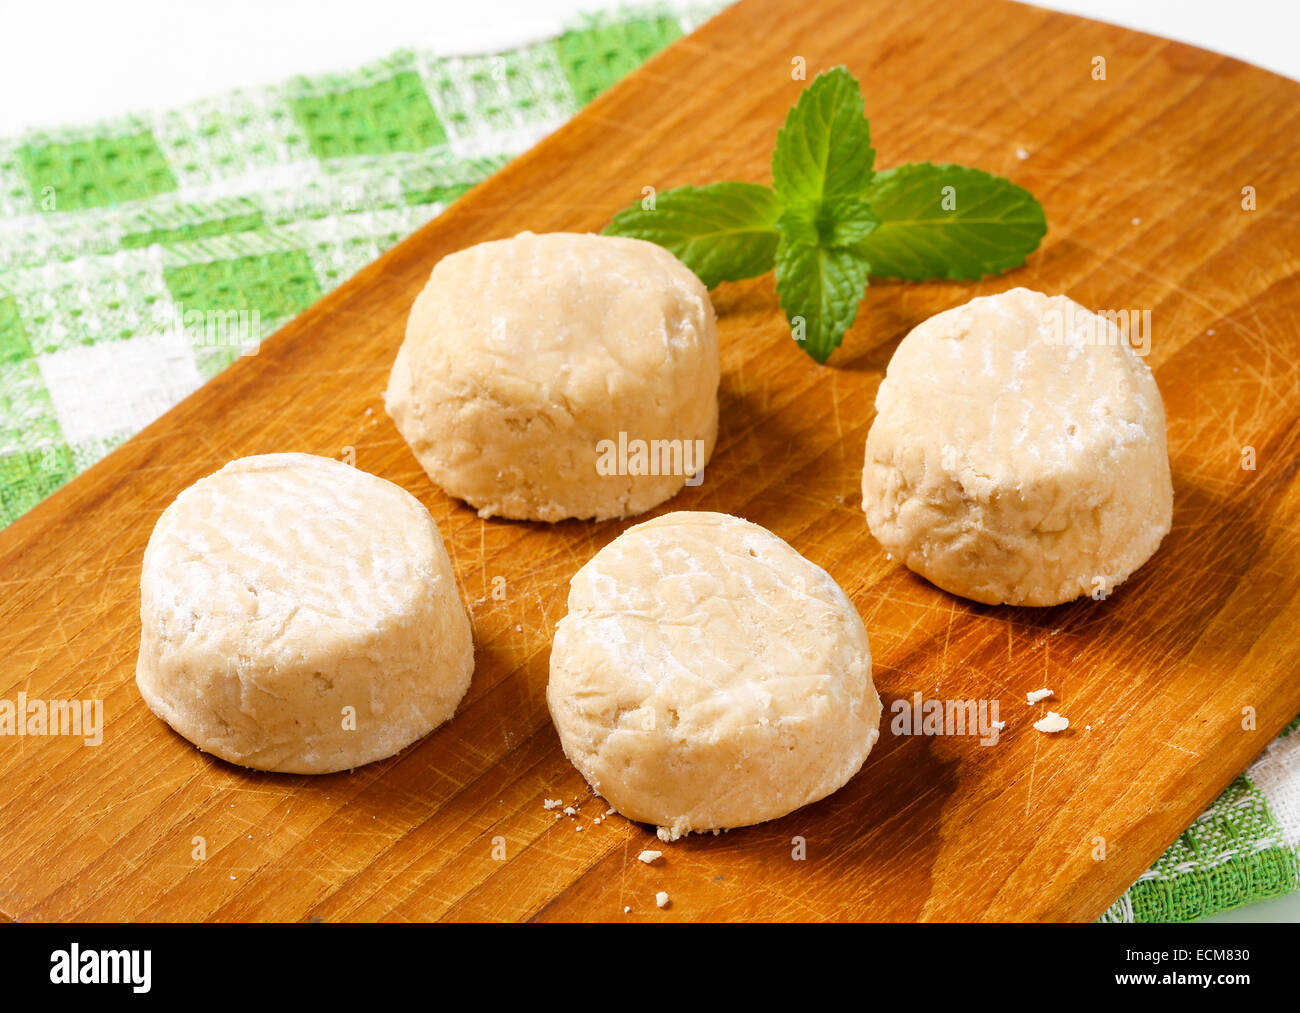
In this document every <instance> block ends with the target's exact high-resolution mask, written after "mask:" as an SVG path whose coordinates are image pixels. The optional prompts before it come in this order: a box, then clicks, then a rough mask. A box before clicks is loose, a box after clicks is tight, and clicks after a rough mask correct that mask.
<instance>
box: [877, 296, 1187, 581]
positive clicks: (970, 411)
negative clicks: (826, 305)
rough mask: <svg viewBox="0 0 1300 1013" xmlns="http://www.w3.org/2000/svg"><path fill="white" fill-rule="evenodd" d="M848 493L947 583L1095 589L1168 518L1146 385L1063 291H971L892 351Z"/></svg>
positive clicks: (926, 573) (907, 553) (1156, 398)
mask: <svg viewBox="0 0 1300 1013" xmlns="http://www.w3.org/2000/svg"><path fill="white" fill-rule="evenodd" d="M1133 337H1136V335H1134V336H1133ZM1148 338H1149V335H1148ZM862 506H863V509H864V510H865V511H866V515H867V523H868V525H869V527H870V529H871V533H872V534H873V535H875V537H876V538H877V539H878V540H879V542H880V543H881V544H882V545H883V546H884V547H885V548H886V549H888V550H889V551H890V552H891V553H893V554H894V555H895V556H897V557H899V558H900V559H901V560H902V561H903V563H904V564H905V565H906V566H907V567H908V568H909V569H911V570H913V571H915V572H916V573H919V574H920V575H921V576H923V577H925V578H926V579H928V580H930V581H931V582H932V583H934V584H937V585H938V586H939V587H941V588H943V589H944V590H946V591H950V592H952V593H953V594H958V595H961V596H963V597H966V598H972V599H974V600H975V601H979V602H985V603H988V604H1002V603H1006V604H1011V605H1056V604H1059V603H1061V602H1065V601H1070V600H1072V599H1074V598H1078V597H1080V596H1082V595H1085V594H1089V595H1093V596H1094V597H1102V596H1104V595H1106V594H1109V593H1110V590H1111V589H1113V588H1114V587H1115V586H1116V585H1117V584H1119V583H1120V582H1121V581H1123V580H1125V579H1126V578H1127V577H1128V576H1129V575H1130V574H1132V573H1133V571H1134V570H1136V569H1137V568H1138V567H1139V566H1141V565H1142V564H1143V563H1144V562H1145V561H1146V560H1147V559H1148V558H1150V556H1151V555H1152V554H1153V553H1154V552H1155V551H1156V548H1157V547H1158V546H1159V544H1160V541H1161V539H1162V538H1163V537H1164V536H1165V535H1166V534H1167V533H1168V531H1169V527H1170V521H1171V516H1172V511H1173V487H1172V485H1171V482H1170V476H1169V455H1168V451H1167V449H1166V445H1165V413H1164V404H1163V402H1162V401H1161V398H1160V390H1159V389H1158V388H1157V386H1156V382H1155V378H1154V377H1153V376H1152V374H1151V370H1150V369H1149V368H1148V366H1147V364H1146V362H1145V361H1144V360H1143V359H1142V358H1141V357H1140V356H1139V355H1138V354H1137V353H1136V351H1135V350H1134V348H1133V345H1132V343H1131V340H1125V338H1124V335H1123V334H1122V333H1121V332H1120V330H1119V329H1118V328H1117V327H1116V325H1115V323H1114V322H1113V321H1112V320H1110V319H1108V318H1106V317H1104V316H1101V315H1099V314H1096V313H1093V312H1091V311H1090V310H1087V309H1085V308H1084V307H1083V306H1080V305H1079V304H1078V303H1075V302H1073V301H1072V300H1070V299H1068V298H1066V297H1065V296H1054V297H1048V296H1046V295H1043V294H1041V293H1039V292H1033V291H1030V290H1028V289H1024V288H1017V289H1012V290H1011V291H1009V292H1005V293H1003V294H1001V295H995V296H987V297H982V298H978V299H973V300H971V301H970V302H968V303H966V304H965V305H963V306H958V307H956V308H955V309H951V310H948V311H946V312H943V313H940V314H938V315H936V316H934V317H931V318H930V319H929V320H926V321H925V322H924V323H922V324H920V325H919V326H917V327H916V328H914V329H913V330H912V331H911V332H910V333H909V334H908V335H907V337H905V338H904V339H903V341H902V343H901V344H900V345H899V346H898V350H897V351H896V352H895V353H894V357H893V359H892V360H891V361H890V363H889V368H888V370H887V373H886V376H885V379H884V380H883V381H882V382H881V385H880V390H879V391H878V393H877V395H876V418H875V421H874V422H873V423H872V426H871V431H870V433H869V434H868V436H867V446H866V461H865V464H864V467H863V473H862ZM1099 592H1100V593H1099Z"/></svg>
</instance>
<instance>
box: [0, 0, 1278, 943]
mask: <svg viewBox="0 0 1300 1013" xmlns="http://www.w3.org/2000/svg"><path fill="white" fill-rule="evenodd" d="M721 6H723V4H722V3H720V2H718V0H712V2H708V0H705V2H703V3H701V4H700V5H699V6H695V7H686V8H684V7H682V6H680V5H677V6H673V7H667V6H657V7H639V8H623V9H620V10H618V11H617V12H614V13H607V14H604V15H599V16H589V17H586V18H584V19H582V20H581V21H580V22H578V23H575V24H572V25H571V26H569V27H568V29H567V30H557V32H556V33H555V35H554V36H552V37H550V38H546V39H541V40H538V41H536V42H533V43H531V44H528V45H523V46H518V47H515V48H512V49H509V50H506V51H502V52H497V53H490V54H476V55H465V56H452V57H447V56H435V55H433V54H432V53H430V52H427V51H401V52H397V53H394V54H393V55H392V56H390V57H388V58H387V59H385V60H381V61H379V62H377V63H375V64H372V65H369V66H366V67H363V68H361V69H360V70H358V71H355V72H353V73H347V74H335V75H329V76H325V77H317V78H312V79H307V78H296V79H294V80H291V81H289V82H287V83H285V84H283V85H281V86H278V87H273V88H265V89H261V90H257V91H239V92H234V93H231V94H227V95H224V96H221V97H219V98H216V99H213V100H210V101H205V102H199V103H196V104H193V105H189V106H185V107H183V108H180V109H174V110H171V111H168V112H162V113H158V114H151V115H147V116H139V117H124V118H122V119H119V120H115V121H112V122H106V123H96V124H92V125H90V126H88V127H83V128H77V129H60V130H48V131H40V132H36V133H30V134H28V135H27V136H24V137H20V138H15V139H10V140H3V139H0V526H3V525H6V524H8V523H10V522H11V521H12V520H13V519H14V518H16V517H18V516H19V515H20V514H22V513H24V512H25V511H27V510H28V509H30V508H31V507H32V506H33V505H34V504H36V503H37V502H39V501H40V500H41V499H43V498H44V497H45V496H48V495H49V494H50V493H51V492H53V491H54V490H55V489H57V488H58V487H59V486H60V485H62V484H63V483H64V482H66V481H67V480H68V479H70V478H71V477H72V476H74V475H76V474H77V473H78V472H80V471H82V470H83V469H85V468H86V467H88V466H89V465H90V464H92V463H94V462H95V461H96V460H98V459H99V458H101V457H102V456H104V454H106V453H107V452H108V451H109V450H110V449H112V448H113V447H114V446H116V445H117V444H118V443H120V442H122V441H123V440H125V439H127V438H129V437H130V436H132V435H134V434H135V433H136V432H138V431H139V430H140V429H142V428H143V427H144V426H145V425H147V424H148V423H149V422H151V421H152V420H153V419H154V418H156V417H157V416H158V415H160V414H162V413H163V412H164V411H166V410H167V409H168V408H169V407H171V406H172V405H173V404H175V403H176V402H177V401H179V400H180V399H181V398H183V397H184V396H185V395H187V394H189V393H190V392H191V391H192V390H194V389H195V388H196V387H198V386H199V385H200V384H202V383H203V382H204V381H205V380H206V379H208V378H209V377H211V376H213V375H214V374H215V373H217V372H218V371H219V370H221V369H222V368H223V367H224V366H226V365H227V364H228V363H230V362H231V361H232V360H233V359H234V358H235V357H236V356H238V355H239V354H241V348H240V344H239V342H240V341H245V340H252V341H253V342H256V341H258V340H260V339H261V338H262V337H263V336H265V335H267V334H270V333H271V332H272V331H274V330H275V329H276V328H277V327H279V326H280V324H282V323H284V322H285V321H286V320H288V319H289V318H290V317H292V316H294V315H295V314H297V313H298V312H300V311H301V310H303V309H305V308H306V307H307V306H309V305H311V304H312V303H313V302H315V301H316V300H317V299H319V298H320V296H321V295H322V294H323V293H325V292H328V291H329V290H331V289H333V288H334V287H335V286H337V285H339V284H340V283H341V282H343V281H344V280H346V279H347V278H348V277H349V276H350V275H351V274H353V273H354V272H355V271H357V270H358V269H359V268H361V267H362V266H364V265H365V264H368V263H369V262H370V261H372V260H374V259H375V258H376V257H378V256H379V254H381V253H382V252H383V251H384V250H386V249H387V248H388V247H390V246H392V245H393V244H394V243H395V242H397V241H398V240H399V239H402V238H403V237H405V236H407V235H408V234H410V233H411V232H413V231H414V230H415V229H417V228H418V227H419V226H421V225H423V224H424V223H425V222H427V221H428V220H429V219H431V218H433V217H434V216H435V215H437V214H438V213H439V212H440V211H441V210H442V209H443V207H444V206H445V205H446V204H447V203H448V202H450V201H451V200H453V199H454V198H455V197H456V196H457V195H459V194H460V193H462V192H463V191H465V190H466V189H468V188H469V187H470V186H472V185H473V184H475V183H477V182H479V181H480V180H482V179H484V178H485V177H486V176H488V175H489V174H490V173H491V172H492V171H493V170H495V169H496V168H497V167H499V166H500V165H502V164H503V163H504V162H506V161H507V160H508V159H509V158H511V157H512V156H514V155H516V154H518V153H519V152H521V151H523V150H524V149H526V148H528V147H529V146H531V145H532V144H533V143H534V142H535V141H536V140H538V139H539V138H541V137H542V136H543V135H545V134H547V133H548V132H550V131H551V130H553V129H554V128H555V127H557V126H559V125H560V124H561V123H563V122H564V121H565V120H567V119H568V118H569V117H570V116H572V115H573V114H574V113H575V112H577V110H579V109H580V108H582V106H583V105H585V104H586V103H587V102H588V101H590V100H591V99H592V98H594V97H595V96H596V95H598V94H600V93H601V92H602V91H604V90H605V89H606V88H608V87H609V86H610V85H611V84H613V83H614V82H615V81H617V80H618V79H619V78H621V77H622V76H623V75H624V74H626V73H627V72H628V71H630V70H631V69H633V68H634V67H636V66H637V65H638V64H639V63H641V61H643V60H644V59H646V58H647V57H648V56H650V55H651V54H653V53H654V52H656V51H658V50H659V49H660V48H662V47H663V46H665V45H667V44H668V43H669V42H671V41H673V40H674V39H675V38H677V37H678V36H680V35H682V34H683V33H685V32H687V31H689V30H691V29H692V28H693V27H694V26H695V25H696V24H697V23H699V22H700V21H702V20H704V19H705V18H706V17H707V16H709V15H711V14H712V13H713V12H714V11H715V10H717V9H718V8H720V7H721ZM254 310H255V311H256V312H255V313H254ZM240 312H242V313H243V314H244V315H243V316H242V317H240V316H239V314H240ZM191 314H197V315H198V316H196V317H191ZM227 318H231V319H233V322H234V323H235V325H236V327H237V331H236V336H237V337H238V339H239V340H238V341H232V340H229V335H226V334H225V333H224V332H219V333H217V334H216V335H215V337H216V338H217V340H213V338H214V333H213V328H212V326H211V322H212V321H213V320H214V319H215V320H217V321H219V322H220V321H223V320H225V319H227ZM192 319H193V320H202V321H205V325H204V326H197V327H196V326H192V325H191V323H190V322H191V320H192ZM1297 844H1300V732H1297V730H1296V729H1295V728H1294V727H1293V728H1292V729H1291V730H1290V733H1289V734H1288V735H1285V736H1283V737H1282V738H1280V739H1278V740H1277V741H1276V742H1275V743H1274V744H1273V746H1272V747H1270V749H1269V751H1268V752H1267V753H1266V754H1265V755H1264V756H1263V757H1261V758H1260V759H1259V760H1258V761H1257V762H1256V763H1255V765H1254V766H1252V767H1251V768H1250V770H1249V771H1248V772H1247V773H1246V774H1244V775H1242V777H1240V778H1238V779H1237V781H1236V782H1235V783H1234V784H1233V785H1232V787H1231V788H1230V789H1229V790H1228V791H1227V792H1225V793H1224V795H1223V796H1222V797H1221V798H1220V799H1219V800H1218V801H1217V802H1216V803H1215V804H1214V805H1213V806H1211V807H1210V809H1209V810H1208V811H1207V812H1206V813H1205V815H1204V816H1202V817H1201V818H1200V819H1199V820H1197V822H1196V823H1195V824H1194V825H1193V826H1192V827H1191V828H1190V829H1189V830H1188V831H1187V832H1186V833H1185V834H1183V836H1182V837H1181V838H1180V839H1179V840H1178V842H1177V843H1176V844H1175V845H1174V846H1173V847H1172V848H1170V850H1169V851H1168V853H1166V854H1165V856H1164V857H1163V858H1162V859H1161V860H1160V861H1159V862H1157V863H1156V865H1155V866H1154V867H1153V868H1152V869H1151V870H1150V871H1149V872H1148V873H1146V874H1145V875H1144V876H1143V877H1142V879H1141V880H1140V881H1139V882H1138V883H1137V884H1135V885H1134V886H1133V888H1132V889H1131V890H1129V892H1128V893H1127V894H1125V896H1124V897H1123V898H1122V899H1121V900H1120V901H1119V902H1118V903H1117V904H1116V905H1115V906H1114V907H1113V908H1112V909H1111V911H1110V912H1108V913H1107V919H1109V920H1138V921H1164V920H1182V919H1188V918H1195V917H1198V916H1201V915H1205V914H1209V913H1212V912H1214V911H1217V910H1222V909H1225V908H1229V907H1235V906H1239V905H1241V904H1245V903H1249V902H1251V901H1255V900H1259V899H1262V898H1265V897H1271V896H1277V895H1280V894H1284V893H1287V892H1289V891H1291V890H1295V889H1297V888H1300V863H1298V862H1297Z"/></svg>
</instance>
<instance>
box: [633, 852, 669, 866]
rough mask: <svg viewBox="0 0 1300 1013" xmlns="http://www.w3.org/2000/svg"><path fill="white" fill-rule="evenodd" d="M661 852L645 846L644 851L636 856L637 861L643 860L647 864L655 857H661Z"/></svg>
mask: <svg viewBox="0 0 1300 1013" xmlns="http://www.w3.org/2000/svg"><path fill="white" fill-rule="evenodd" d="M663 854H664V853H663V852H662V851H651V850H650V849H649V848H646V850H645V851H643V852H641V854H639V855H637V856H636V857H637V859H638V860H639V861H642V862H645V864H646V865H649V864H650V863H651V862H653V861H654V860H655V859H656V858H662V857H663Z"/></svg>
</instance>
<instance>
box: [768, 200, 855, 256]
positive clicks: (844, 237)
mask: <svg viewBox="0 0 1300 1013" xmlns="http://www.w3.org/2000/svg"><path fill="white" fill-rule="evenodd" d="M879 224H880V219H879V218H877V217H876V216H875V213H874V212H872V210H871V205H870V204H868V203H867V202H866V201H865V200H864V199H863V198H861V197H830V198H828V199H826V200H824V201H822V202H821V203H820V204H816V205H811V204H796V205H795V206H793V207H789V208H786V209H785V210H784V211H783V212H781V217H780V218H778V219H777V222H776V227H777V228H778V229H780V230H781V234H782V235H783V236H788V237H789V238H790V240H791V241H793V242H799V243H807V244H809V245H813V246H829V247H845V246H855V245H856V244H858V243H860V242H861V241H862V240H864V239H866V237H867V236H869V235H870V234H871V232H872V230H873V229H875V228H876V226H877V225H879Z"/></svg>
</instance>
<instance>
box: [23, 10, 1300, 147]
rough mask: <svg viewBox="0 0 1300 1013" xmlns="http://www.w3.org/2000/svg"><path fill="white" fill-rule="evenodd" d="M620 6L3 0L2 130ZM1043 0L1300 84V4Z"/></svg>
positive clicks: (170, 103) (527, 30)
mask: <svg viewBox="0 0 1300 1013" xmlns="http://www.w3.org/2000/svg"><path fill="white" fill-rule="evenodd" d="M613 2H614V0H605V2H602V0H454V2H453V0H219V2H201V0H112V2H104V0H94V2H91V0H81V2H76V0H44V2H40V3H36V2H32V0H0V137H4V136H12V135H14V134H16V133H18V132H20V131H21V130H23V129H25V128H27V127H33V126H42V127H49V126H65V125H74V124H77V123H83V122H87V121H90V120H99V119H103V118H105V117H108V116H114V115H117V114H119V113H125V112H131V111H140V110H145V109H151V108H171V107H174V106H177V105H182V104H184V103H186V102H189V101H192V100H194V99H198V98H203V97H205V96H207V95H211V94H213V93H214V92H221V91H224V90H227V89H230V88H237V87H253V86H256V85H261V84H272V83H274V82H277V81H280V80H283V79H284V78H286V77H289V76H291V75H293V74H311V73H318V72H322V71H329V70H336V69H337V70H350V69H353V68H355V67H356V66H357V65H358V64H360V63H363V62H365V61H367V60H371V59H375V58H377V57H381V56H385V55H387V54H388V53H390V52H392V51H393V50H395V49H400V48H430V49H434V50H436V51H440V52H466V51H472V50H475V49H478V50H482V49H492V48H499V47H501V46H502V45H509V44H511V43H513V42H519V41H524V40H527V39H530V38H537V37H539V36H541V35H545V34H548V33H549V32H550V31H551V30H552V29H553V27H554V26H555V25H556V24H557V23H559V22H563V21H564V20H565V19H566V18H567V17H570V16H572V15H573V14H575V13H576V12H579V11H583V10H593V9H600V8H603V7H609V6H612V5H613ZM791 2H796V3H797V2H798V0H791ZM898 2H900V3H906V2H907V0H898ZM1039 6H1042V7H1052V8H1056V9H1058V10H1068V11H1070V12H1072V13H1076V14H1083V15H1086V16H1089V17H1094V18H1098V19H1100V20H1102V21H1111V22H1114V23H1116V24H1121V25H1126V26H1128V27H1130V28H1137V29H1140V30H1142V31H1147V32H1153V33H1155V34H1157V35H1164V36H1166V37H1169V38H1175V39H1180V40H1182V41H1184V42H1191V43H1193V44H1195V45H1199V46H1203V47H1205V48H1207V49H1214V50H1217V51H1219V52H1222V53H1227V54H1229V55H1230V56H1236V57H1238V58H1240V59H1243V60H1247V61H1249V62H1251V63H1255V64H1258V65H1259V66H1262V67H1267V68H1269V69H1270V70H1274V71H1277V72H1278V73H1281V74H1286V75H1287V76H1289V77H1293V78H1297V79H1300V38H1298V37H1297V32H1296V26H1297V23H1298V22H1300V15H1297V8H1300V4H1297V3H1296V0H1232V2H1231V3H1228V2H1213V3H1210V2H1204V0H1199V2H1198V0H1074V2H1069V0H1067V2H1047V3H1040V4H1039Z"/></svg>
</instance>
